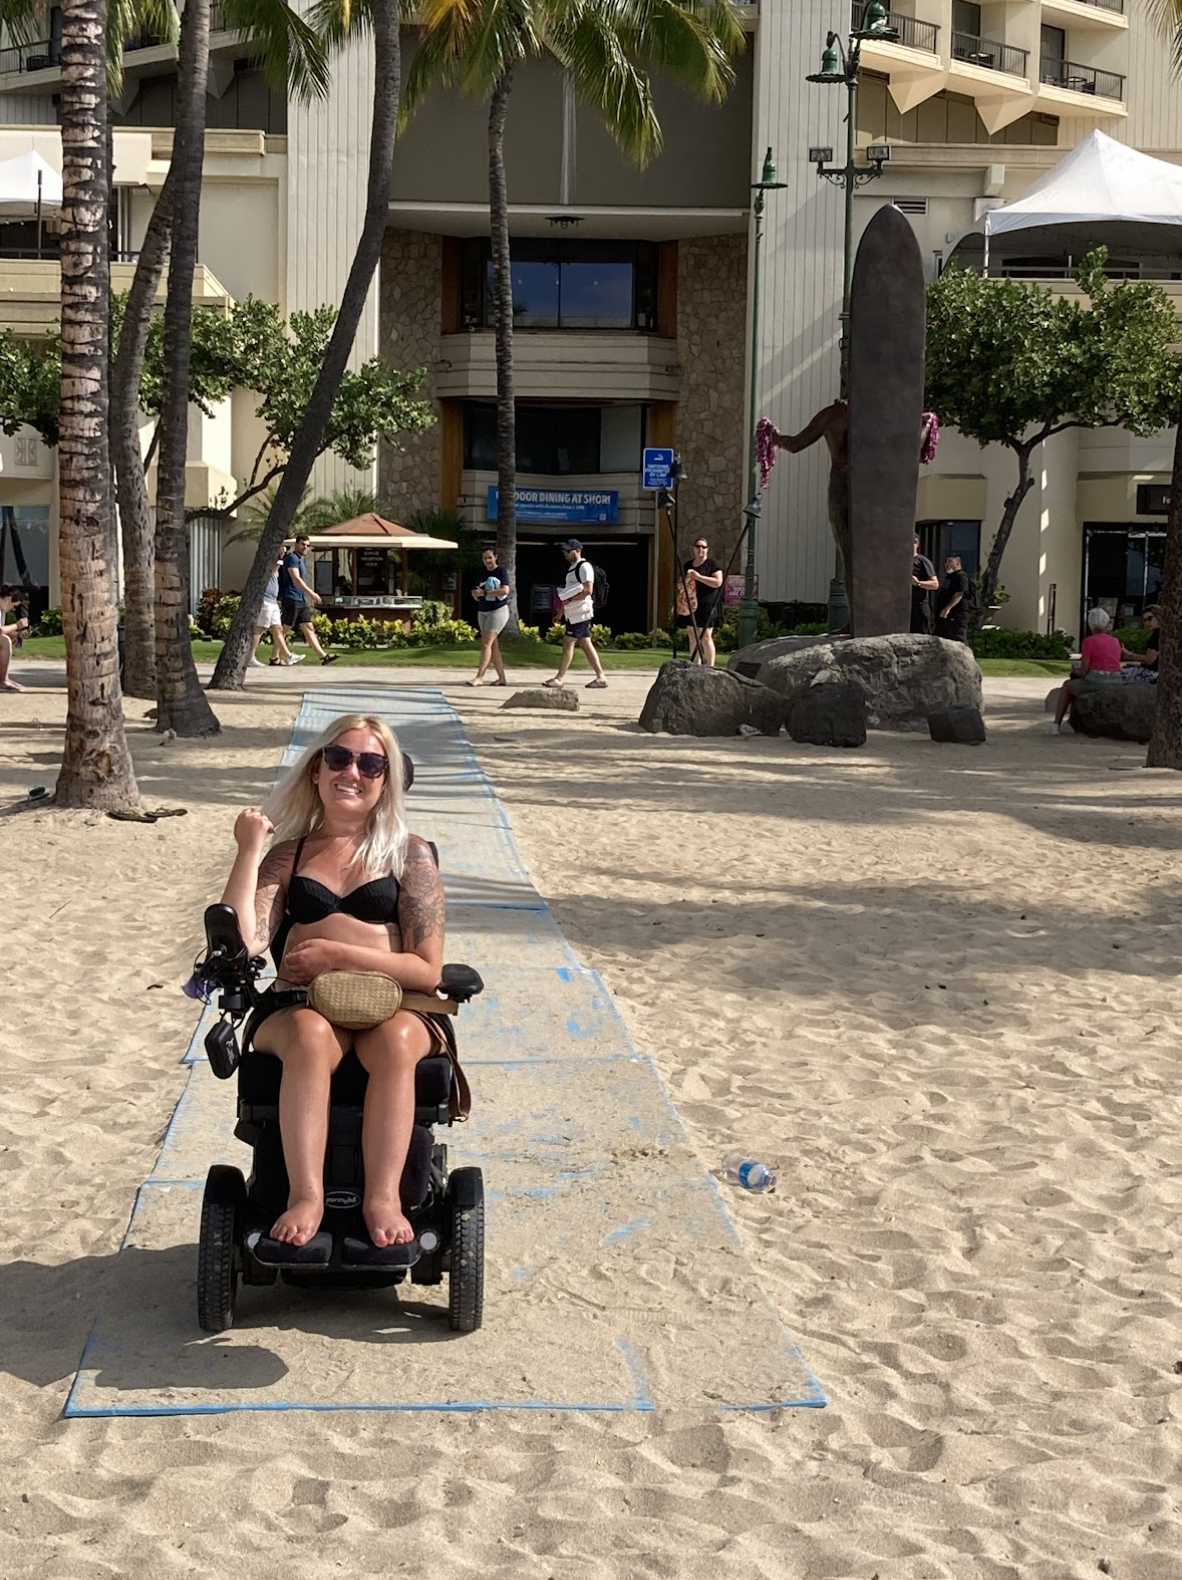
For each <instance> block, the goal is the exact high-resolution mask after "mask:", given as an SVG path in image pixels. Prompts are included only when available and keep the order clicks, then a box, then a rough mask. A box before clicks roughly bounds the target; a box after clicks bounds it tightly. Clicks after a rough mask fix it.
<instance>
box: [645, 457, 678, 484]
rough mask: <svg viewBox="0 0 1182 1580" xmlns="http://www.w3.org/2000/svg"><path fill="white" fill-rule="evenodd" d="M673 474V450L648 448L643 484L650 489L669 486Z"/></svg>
mask: <svg viewBox="0 0 1182 1580" xmlns="http://www.w3.org/2000/svg"><path fill="white" fill-rule="evenodd" d="M672 476H673V451H672V450H646V451H645V452H644V467H643V477H644V481H643V484H642V486H643V487H644V488H648V489H658V488H668V487H669V481H670V479H671V478H672Z"/></svg>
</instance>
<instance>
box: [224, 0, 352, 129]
mask: <svg viewBox="0 0 1182 1580" xmlns="http://www.w3.org/2000/svg"><path fill="white" fill-rule="evenodd" d="M222 14H223V16H224V17H225V20H226V26H227V27H228V28H230V29H231V30H232V31H234V32H237V33H238V34H239V36H240V37H241V38H242V39H243V41H244V42H245V43H247V44H249V45H250V46H251V48H252V51H253V52H254V53H255V54H256V55H257V56H258V60H259V63H260V65H261V66H262V69H263V74H264V75H265V76H266V77H267V79H268V80H269V81H270V82H272V83H274V84H275V85H276V86H277V87H284V88H286V89H287V92H288V93H289V94H290V95H291V97H292V98H293V99H296V100H298V101H299V102H300V103H304V104H306V103H308V102H309V101H310V100H312V99H322V98H324V97H325V95H326V94H327V93H328V90H329V82H330V75H329V69H328V49H327V46H326V42H325V39H324V37H323V36H322V35H321V33H320V31H319V29H318V28H317V27H316V26H315V25H314V23H310V22H309V21H308V20H307V18H306V17H303V16H301V15H300V13H299V11H297V10H296V8H295V6H293V5H288V4H287V3H286V0H222Z"/></svg>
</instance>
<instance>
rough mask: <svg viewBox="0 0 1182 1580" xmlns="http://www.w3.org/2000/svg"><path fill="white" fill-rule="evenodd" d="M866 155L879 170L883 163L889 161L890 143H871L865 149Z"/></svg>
mask: <svg viewBox="0 0 1182 1580" xmlns="http://www.w3.org/2000/svg"><path fill="white" fill-rule="evenodd" d="M866 157H867V159H869V161H870V163H871V164H873V165H877V166H878V168H879V169H880V170H881V169H882V167H883V165H885V164H889V163H890V158H891V145H890V143H871V144H870V147H869V148H868V149H867V150H866Z"/></svg>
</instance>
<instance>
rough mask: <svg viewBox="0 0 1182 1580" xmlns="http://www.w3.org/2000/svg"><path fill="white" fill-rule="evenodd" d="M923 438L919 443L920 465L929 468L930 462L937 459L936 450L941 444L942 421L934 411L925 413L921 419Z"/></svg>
mask: <svg viewBox="0 0 1182 1580" xmlns="http://www.w3.org/2000/svg"><path fill="white" fill-rule="evenodd" d="M921 421H922V425H923V436H922V438H921V439H920V441H919V463H920V465H921V466H927V464H928V463H929V461H934V460H935V459H936V450H937V448H938V446H939V443H940V421H939V418H938V417H937V416H936V414H935V412H934V411H925V412H924V414H923V417H922V419H921Z"/></svg>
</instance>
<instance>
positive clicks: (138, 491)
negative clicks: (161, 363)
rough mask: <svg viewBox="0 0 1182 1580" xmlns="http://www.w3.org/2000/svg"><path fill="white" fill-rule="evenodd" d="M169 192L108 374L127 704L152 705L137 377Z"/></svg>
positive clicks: (151, 231)
mask: <svg viewBox="0 0 1182 1580" xmlns="http://www.w3.org/2000/svg"><path fill="white" fill-rule="evenodd" d="M172 193H173V175H172V167H171V166H170V167H169V172H168V175H167V176H166V177H165V179H164V185H163V187H161V189H160V196H159V197H158V198H157V200H156V207H155V208H154V209H153V211H152V217H151V219H150V220H149V221H148V228H147V231H146V232H145V234H144V241H143V246H142V247H141V248H140V255H139V258H138V260H137V262H136V266H135V275H134V276H133V278H132V282H131V290H130V291H129V292H128V295H127V307H126V309H125V311H124V314H123V328H122V330H121V332H120V335H119V349H118V351H117V353H116V355H115V366H114V369H113V371H112V374H111V453H112V457H113V459H114V463H115V485H116V489H117V491H118V499H119V523H120V528H121V531H122V535H123V608H124V616H123V624H124V656H123V692H124V695H125V696H128V697H152V698H153V699H154V698H155V696H156V652H155V643H156V618H155V610H154V608H153V602H154V598H155V587H154V575H155V571H154V565H155V552H154V544H153V541H152V535H153V528H152V512H151V507H150V506H149V503H148V485H147V479H146V478H145V476H144V459H143V450H142V448H141V446H140V425H139V415H140V376H141V374H142V372H143V367H144V348H145V346H146V345H147V342H148V329H149V326H150V325H151V322H152V309H153V306H154V304H155V301H156V292H157V289H158V288H159V285H160V276H161V275H162V274H163V272H164V259H165V256H166V254H167V252H168V240H169V236H170V235H171V233H172Z"/></svg>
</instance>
